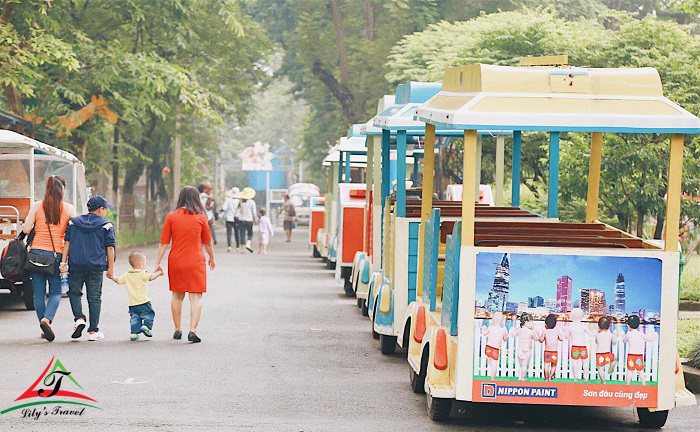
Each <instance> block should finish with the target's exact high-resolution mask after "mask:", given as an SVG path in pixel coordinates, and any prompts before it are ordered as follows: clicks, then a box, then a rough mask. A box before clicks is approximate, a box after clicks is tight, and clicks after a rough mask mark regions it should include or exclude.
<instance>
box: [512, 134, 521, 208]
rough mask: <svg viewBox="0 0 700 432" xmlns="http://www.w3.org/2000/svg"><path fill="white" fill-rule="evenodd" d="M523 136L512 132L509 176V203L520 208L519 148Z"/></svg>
mask: <svg viewBox="0 0 700 432" xmlns="http://www.w3.org/2000/svg"><path fill="white" fill-rule="evenodd" d="M522 144H523V135H522V132H520V131H513V173H512V175H511V192H510V197H511V198H510V201H511V204H510V205H512V206H513V207H519V206H520V160H521V159H522V155H521V147H522Z"/></svg>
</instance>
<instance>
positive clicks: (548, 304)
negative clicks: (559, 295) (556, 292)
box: [544, 299, 557, 311]
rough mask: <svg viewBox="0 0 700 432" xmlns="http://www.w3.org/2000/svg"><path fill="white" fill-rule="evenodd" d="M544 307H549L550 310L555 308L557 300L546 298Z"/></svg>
mask: <svg viewBox="0 0 700 432" xmlns="http://www.w3.org/2000/svg"><path fill="white" fill-rule="evenodd" d="M544 307H546V308H547V309H549V310H550V311H553V310H556V308H557V301H556V300H554V299H547V300H545V301H544Z"/></svg>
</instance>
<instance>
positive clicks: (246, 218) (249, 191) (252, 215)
mask: <svg viewBox="0 0 700 432" xmlns="http://www.w3.org/2000/svg"><path fill="white" fill-rule="evenodd" d="M253 198H255V190H254V189H253V188H250V187H246V188H243V190H242V191H241V204H240V205H239V206H238V221H239V227H238V230H239V234H240V245H241V246H244V245H245V248H246V249H247V250H248V252H253V246H252V239H253V224H254V223H255V221H256V220H257V219H258V215H257V213H258V212H257V207H256V206H255V201H253ZM239 252H243V251H242V250H240V249H239Z"/></svg>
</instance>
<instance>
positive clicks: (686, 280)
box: [680, 255, 700, 301]
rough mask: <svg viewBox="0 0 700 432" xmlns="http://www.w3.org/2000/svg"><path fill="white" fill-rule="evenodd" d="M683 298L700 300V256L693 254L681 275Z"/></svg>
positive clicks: (681, 295)
mask: <svg viewBox="0 0 700 432" xmlns="http://www.w3.org/2000/svg"><path fill="white" fill-rule="evenodd" d="M680 297H681V300H691V301H700V256H698V255H693V256H691V257H690V259H689V260H688V262H686V264H685V267H684V268H683V275H682V276H681V293H680Z"/></svg>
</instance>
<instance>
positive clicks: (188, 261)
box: [156, 186, 216, 343]
mask: <svg viewBox="0 0 700 432" xmlns="http://www.w3.org/2000/svg"><path fill="white" fill-rule="evenodd" d="M171 242H172V248H171V249H170V254H169V255H168V281H169V284H170V291H172V293H173V294H172V296H173V297H172V301H171V304H170V307H171V310H172V314H173V322H174V324H175V333H173V338H174V339H181V338H182V328H181V322H182V302H183V301H184V299H185V293H187V294H188V297H189V299H190V332H189V334H188V335H187V340H188V341H190V342H193V343H197V342H201V339H200V338H199V336H197V325H198V324H199V318H200V317H201V315H202V293H205V292H206V291H207V262H206V260H205V258H204V252H202V245H204V248H205V249H206V250H207V254H208V255H209V268H211V269H212V270H214V267H216V264H215V263H214V250H213V249H212V247H211V231H210V230H209V223H208V221H207V216H206V213H205V211H204V207H203V206H202V202H201V200H200V199H199V191H198V190H197V188H195V187H193V186H185V187H184V188H183V189H182V191H181V192H180V197H179V198H178V200H177V209H175V211H173V212H171V213H169V214H168V215H167V216H166V217H165V222H164V223H163V231H162V232H161V235H160V247H159V248H158V259H157V260H156V271H157V270H161V271H163V266H162V265H161V261H163V256H165V252H166V250H167V249H168V245H169V244H170V243H171Z"/></svg>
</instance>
